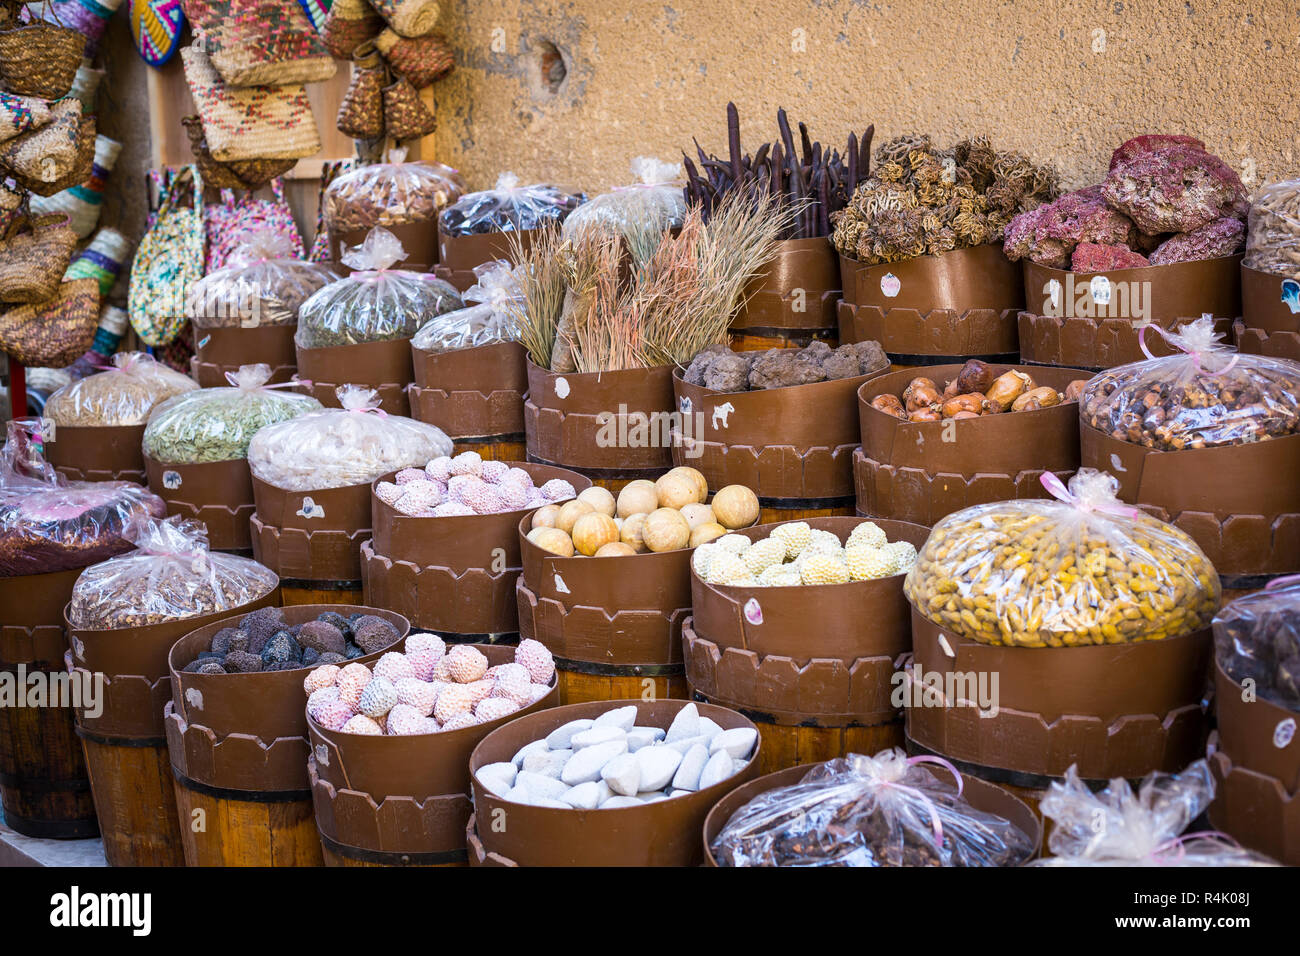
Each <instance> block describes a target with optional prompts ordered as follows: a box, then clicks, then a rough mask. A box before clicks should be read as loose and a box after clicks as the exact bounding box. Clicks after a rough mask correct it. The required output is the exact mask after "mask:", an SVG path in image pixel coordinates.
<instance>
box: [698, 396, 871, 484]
mask: <svg viewBox="0 0 1300 956" xmlns="http://www.w3.org/2000/svg"><path fill="white" fill-rule="evenodd" d="M871 378H872V376H869V375H858V376H855V377H853V378H843V379H837V380H835V381H830V382H816V383H813V384H810V385H793V386H790V387H787V388H766V389H756V390H754V391H748V392H717V391H714V390H713V389H709V388H704V387H703V386H700V385H691V384H689V383H687V382H685V381H683V380H682V378H681V376H680V374H674V375H673V390H674V392H675V394H676V396H677V410H678V411H679V412H680V413H681V422H682V424H681V425H680V426H679V428H678V429H677V434H678V435H680V436H682V441H681V443H680V444H676V445H674V446H673V449H672V455H673V463H674V464H677V465H689V466H691V467H692V468H697V469H699V470H700V472H701V473H703V475H704V477H705V478H706V479H707V480H708V483H709V487H710V488H721V487H723V486H725V485H736V484H738V485H746V486H748V487H749V488H750V489H752V490H753V491H754V492H755V493H756V494H757V495H758V498H759V503H760V504H762V505H765V506H773V505H775V506H778V507H779V506H780V505H781V504H782V503H783V500H785V499H791V498H794V499H799V500H801V501H805V502H808V501H810V500H811V499H846V500H845V501H843V502H839V503H840V504H851V502H850V501H848V500H847V499H849V498H850V496H851V495H852V494H853V466H852V455H853V450H854V449H855V448H856V447H857V445H858V440H859V438H858V409H857V401H856V398H855V395H856V393H857V390H858V388H859V387H860V386H861V385H863V384H865V383H866V382H867V381H869V380H870V379H871ZM687 422H689V425H688V424H686V423H687ZM835 504H836V502H834V501H831V502H828V503H826V504H824V505H821V507H834V506H835ZM807 507H817V505H815V504H811V503H810V504H808V505H807Z"/></svg>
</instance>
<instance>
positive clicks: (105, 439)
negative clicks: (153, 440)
mask: <svg viewBox="0 0 1300 956" xmlns="http://www.w3.org/2000/svg"><path fill="white" fill-rule="evenodd" d="M143 439H144V426H143V425H104V426H100V427H96V426H90V425H56V426H55V427H54V429H53V431H52V432H51V434H49V435H46V436H45V460H46V461H48V462H49V463H50V464H51V465H53V466H54V467H55V468H56V469H57V470H58V471H59V473H60V474H63V475H66V476H67V477H69V478H71V479H72V480H73V481H134V482H136V483H137V484H141V485H143V484H145V483H146V482H147V481H148V475H147V474H146V473H145V468H144V451H143V450H142V449H141V447H140V446H141V442H142V441H143Z"/></svg>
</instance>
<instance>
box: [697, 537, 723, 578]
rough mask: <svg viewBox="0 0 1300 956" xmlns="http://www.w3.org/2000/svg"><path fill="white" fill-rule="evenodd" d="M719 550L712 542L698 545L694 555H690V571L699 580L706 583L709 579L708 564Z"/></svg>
mask: <svg viewBox="0 0 1300 956" xmlns="http://www.w3.org/2000/svg"><path fill="white" fill-rule="evenodd" d="M721 550H722V549H721V548H719V547H718V546H717V545H716V544H714V543H712V542H710V543H709V544H702V545H700V546H699V547H698V548H696V549H695V553H694V554H692V555H691V570H693V571H694V572H695V573H696V574H698V575H699V576H700V579H701V580H704V581H707V580H708V579H709V562H710V561H711V560H713V556H714V555H715V554H717V553H718V552H719V551H721Z"/></svg>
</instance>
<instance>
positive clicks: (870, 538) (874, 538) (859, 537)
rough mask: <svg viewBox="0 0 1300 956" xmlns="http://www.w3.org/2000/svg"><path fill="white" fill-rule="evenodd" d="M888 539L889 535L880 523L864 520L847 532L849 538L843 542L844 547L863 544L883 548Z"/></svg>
mask: <svg viewBox="0 0 1300 956" xmlns="http://www.w3.org/2000/svg"><path fill="white" fill-rule="evenodd" d="M888 540H889V536H888V535H886V534H885V531H884V529H883V528H881V527H880V525H878V524H876V523H875V522H874V521H864V522H862V524H860V525H858V526H857V527H856V528H854V529H853V530H852V531H851V532H849V540H848V541H846V542H845V543H844V547H846V548H851V547H855V546H859V547H860V546H863V545H865V546H866V547H869V548H883V547H884V546H885V543H886V542H887V541H888Z"/></svg>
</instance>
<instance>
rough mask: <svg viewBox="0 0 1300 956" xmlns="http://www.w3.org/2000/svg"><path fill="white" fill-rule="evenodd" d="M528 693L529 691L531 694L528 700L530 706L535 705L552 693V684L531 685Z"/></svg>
mask: <svg viewBox="0 0 1300 956" xmlns="http://www.w3.org/2000/svg"><path fill="white" fill-rule="evenodd" d="M528 691H529V693H528V698H529V700H528V702H529V703H530V704H532V703H535V702H536V701H539V700H541V699H542V698H543V697H545V696H546V695H547V694H549V693H550V692H551V685H550V684H530V685H529V688H528Z"/></svg>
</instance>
